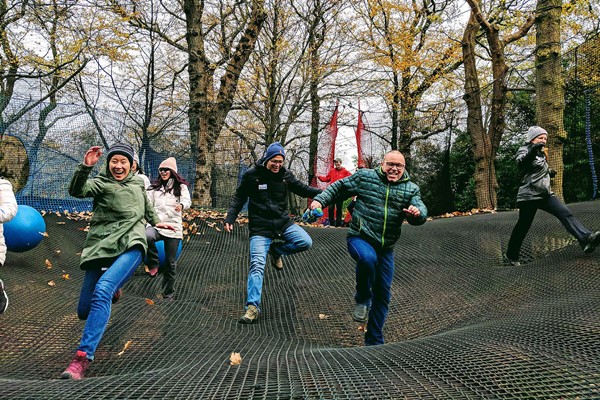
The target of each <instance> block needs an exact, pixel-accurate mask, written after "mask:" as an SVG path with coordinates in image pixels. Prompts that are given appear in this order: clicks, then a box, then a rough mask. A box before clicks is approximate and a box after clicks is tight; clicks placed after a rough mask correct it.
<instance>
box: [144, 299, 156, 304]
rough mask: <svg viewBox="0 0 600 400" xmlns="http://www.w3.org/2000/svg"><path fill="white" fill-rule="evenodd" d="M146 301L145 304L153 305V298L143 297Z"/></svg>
mask: <svg viewBox="0 0 600 400" xmlns="http://www.w3.org/2000/svg"><path fill="white" fill-rule="evenodd" d="M144 300H145V301H146V304H148V305H151V306H153V305H154V300H152V299H144Z"/></svg>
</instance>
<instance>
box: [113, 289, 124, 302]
mask: <svg viewBox="0 0 600 400" xmlns="http://www.w3.org/2000/svg"><path fill="white" fill-rule="evenodd" d="M121 296H123V289H119V290H117V291H116V292H115V294H114V295H113V298H112V303H113V304H115V303H116V302H117V301H119V300H120V299H121Z"/></svg>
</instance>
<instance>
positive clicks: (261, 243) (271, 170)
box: [225, 142, 321, 324]
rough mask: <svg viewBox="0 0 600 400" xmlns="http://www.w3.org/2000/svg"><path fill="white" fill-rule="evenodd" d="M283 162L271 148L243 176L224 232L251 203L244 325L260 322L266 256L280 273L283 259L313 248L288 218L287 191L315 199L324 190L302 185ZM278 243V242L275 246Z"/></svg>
mask: <svg viewBox="0 0 600 400" xmlns="http://www.w3.org/2000/svg"><path fill="white" fill-rule="evenodd" d="M284 158H285V151H284V149H283V147H282V146H281V144H280V143H279V142H275V143H273V144H271V145H270V146H269V147H268V148H267V151H266V152H265V155H264V156H263V157H262V158H261V159H260V160H258V161H257V162H256V164H255V165H254V166H253V167H252V168H250V169H248V170H247V171H246V172H245V173H244V175H243V176H242V180H241V182H240V184H239V186H238V188H237V189H236V192H235V194H234V195H233V199H232V200H231V205H230V207H229V210H228V211H227V216H226V217H225V230H226V231H227V232H231V231H232V230H233V224H234V223H235V219H236V218H237V215H238V213H239V212H240V210H241V209H242V207H243V206H244V204H245V203H246V200H248V199H249V203H248V219H249V229H250V272H249V273H248V296H247V300H246V313H245V314H244V315H243V316H242V317H241V318H240V319H239V322H240V323H242V324H251V323H253V322H254V321H256V320H257V318H258V314H259V312H260V301H261V295H262V285H263V278H264V274H265V264H266V260H267V253H268V254H269V256H270V258H271V265H272V266H273V267H275V268H276V269H278V270H281V269H282V268H283V260H282V256H283V255H290V254H294V253H298V252H301V251H304V250H308V249H309V248H310V247H311V246H312V239H311V238H310V236H309V235H308V233H306V231H305V230H304V229H302V228H301V227H299V226H298V225H296V224H294V222H293V221H292V220H291V219H290V217H289V211H288V209H287V208H288V202H287V199H288V190H290V191H291V192H292V193H295V194H297V195H299V196H302V197H314V196H316V195H317V194H319V193H321V190H319V189H317V188H313V187H310V186H307V185H305V184H304V183H302V182H300V181H299V180H298V179H297V178H296V177H295V176H294V174H293V173H292V171H289V170H287V169H285V168H284V167H283V161H284ZM275 239H279V240H278V241H277V242H274V240H275Z"/></svg>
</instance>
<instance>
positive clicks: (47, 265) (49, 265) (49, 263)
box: [44, 258, 52, 269]
mask: <svg viewBox="0 0 600 400" xmlns="http://www.w3.org/2000/svg"><path fill="white" fill-rule="evenodd" d="M44 264H46V268H47V269H52V262H51V261H50V260H48V259H47V258H46V261H44Z"/></svg>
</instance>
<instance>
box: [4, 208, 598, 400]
mask: <svg viewBox="0 0 600 400" xmlns="http://www.w3.org/2000/svg"><path fill="white" fill-rule="evenodd" d="M570 208H571V209H572V211H573V212H574V214H575V215H576V216H577V217H578V218H579V219H580V220H581V221H582V222H583V223H584V225H586V226H588V227H590V228H594V227H595V228H600V216H599V214H598V203H597V202H586V203H579V204H572V205H570ZM516 218H517V214H516V212H502V213H498V214H483V215H477V216H470V217H457V218H451V219H437V220H433V221H429V222H427V223H426V224H425V225H423V226H419V227H413V226H409V225H405V226H404V227H403V234H402V238H401V241H400V242H399V243H398V244H397V245H396V248H395V257H396V271H395V277H394V281H393V284H392V300H391V306H390V312H389V315H388V319H387V323H386V326H385V330H384V334H385V339H386V344H385V345H382V346H374V347H364V346H363V335H364V333H363V332H362V331H361V330H359V326H360V325H359V324H357V323H355V322H353V321H352V318H351V312H352V309H353V306H354V300H353V294H354V263H353V261H352V259H351V258H350V256H349V255H348V254H347V251H346V246H345V234H346V229H344V228H313V227H307V228H306V229H307V231H308V232H309V234H310V235H311V236H312V238H313V241H314V244H313V247H312V249H310V250H308V251H306V252H303V253H300V254H296V255H293V256H289V257H284V269H283V270H282V271H276V270H274V269H273V268H270V266H269V265H267V269H266V274H265V282H264V291H263V303H262V313H261V316H260V319H259V322H257V323H255V324H253V325H242V324H239V323H238V322H237V319H238V318H239V317H240V316H241V315H242V314H243V304H244V300H245V294H246V278H247V273H248V231H247V228H246V227H245V226H243V225H242V226H236V229H235V230H234V232H233V233H232V234H227V233H225V232H221V231H218V230H217V229H216V227H218V226H219V224H217V225H213V223H212V222H211V221H201V220H196V221H194V222H195V223H196V224H197V225H198V227H199V230H198V233H197V234H195V235H192V236H191V237H190V239H189V240H187V239H186V240H184V247H183V252H182V255H181V257H180V259H179V270H178V276H177V283H176V296H177V299H176V300H175V301H173V302H166V301H161V300H160V299H159V298H158V297H157V294H158V293H159V292H160V280H161V279H162V277H159V278H157V279H151V278H149V277H147V276H146V275H145V274H144V273H143V270H142V267H140V269H139V270H138V271H137V272H136V274H135V275H134V276H133V278H132V279H131V280H130V281H129V282H128V283H127V284H126V285H125V287H124V291H125V293H124V296H123V297H122V298H121V300H120V302H119V303H117V304H116V305H114V306H113V310H112V316H111V320H110V322H109V325H108V328H107V330H106V332H105V334H104V337H103V339H102V341H101V343H100V346H99V348H98V350H97V353H96V360H95V361H94V362H93V363H92V364H91V366H90V369H89V372H88V374H87V377H86V379H84V380H82V381H78V382H76V381H64V380H60V379H57V378H58V377H59V375H60V373H61V372H62V371H63V370H64V369H65V368H66V366H67V364H68V363H69V361H70V359H71V358H72V356H73V354H74V352H75V349H76V346H77V344H78V341H79V339H80V337H81V333H82V329H83V325H84V322H83V321H79V320H78V319H77V316H76V306H77V301H78V296H79V289H80V285H81V281H82V277H83V272H82V271H80V270H79V268H78V260H79V255H78V253H79V252H80V251H81V248H82V245H83V239H84V237H85V232H84V228H85V227H86V225H87V222H85V221H73V220H70V219H67V218H65V217H64V216H62V217H58V216H56V215H54V214H49V215H46V216H45V220H46V224H47V231H48V234H49V236H48V237H47V238H45V239H44V240H43V241H42V243H41V244H40V245H38V246H37V247H36V248H35V249H33V250H30V251H28V252H25V253H8V258H7V263H6V265H5V266H4V268H2V270H1V271H0V272H1V276H2V279H3V280H4V282H5V284H6V287H7V292H8V294H9V298H10V305H9V308H8V310H7V312H6V313H5V314H3V315H2V317H0V398H2V399H34V398H44V399H51V398H61V399H62V398H69V399H89V398H107V399H109V398H110V399H116V398H144V399H165V398H182V399H186V398H187V399H209V398H214V399H361V398H364V399H401V398H407V399H414V398H440V399H449V398H452V399H455V398H473V399H479V398H489V399H549V398H554V399H597V398H600V361H599V360H600V344H599V343H600V342H599V340H598V339H599V335H600V291H599V290H598V274H599V272H600V253H598V252H596V253H592V254H584V253H583V252H582V250H581V248H580V247H579V245H578V244H577V242H576V241H575V240H574V239H573V238H572V237H571V236H569V235H568V233H567V232H566V231H565V230H564V229H563V227H562V226H561V225H560V224H559V222H558V221H557V220H556V219H554V218H553V217H551V216H550V215H548V214H545V213H543V212H540V213H538V215H537V217H536V220H535V221H534V225H533V227H532V229H531V231H530V234H529V235H528V237H527V239H526V241H525V243H524V246H523V251H522V254H523V255H524V257H523V259H522V261H524V265H523V266H521V267H519V268H516V267H510V266H505V265H503V264H502V258H501V255H502V252H503V251H504V250H505V246H506V242H507V240H508V236H509V234H510V230H511V229H512V226H513V225H514V223H515V222H516ZM46 260H48V261H49V262H50V263H51V264H52V268H51V269H48V268H47V265H46ZM65 274H69V279H65V278H66V276H65ZM51 281H52V282H54V283H55V285H54V286H51V285H49V282H51ZM147 299H152V300H154V304H149V302H148V301H147ZM232 352H237V353H240V355H241V357H242V362H241V364H240V365H230V355H231V353H232Z"/></svg>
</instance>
